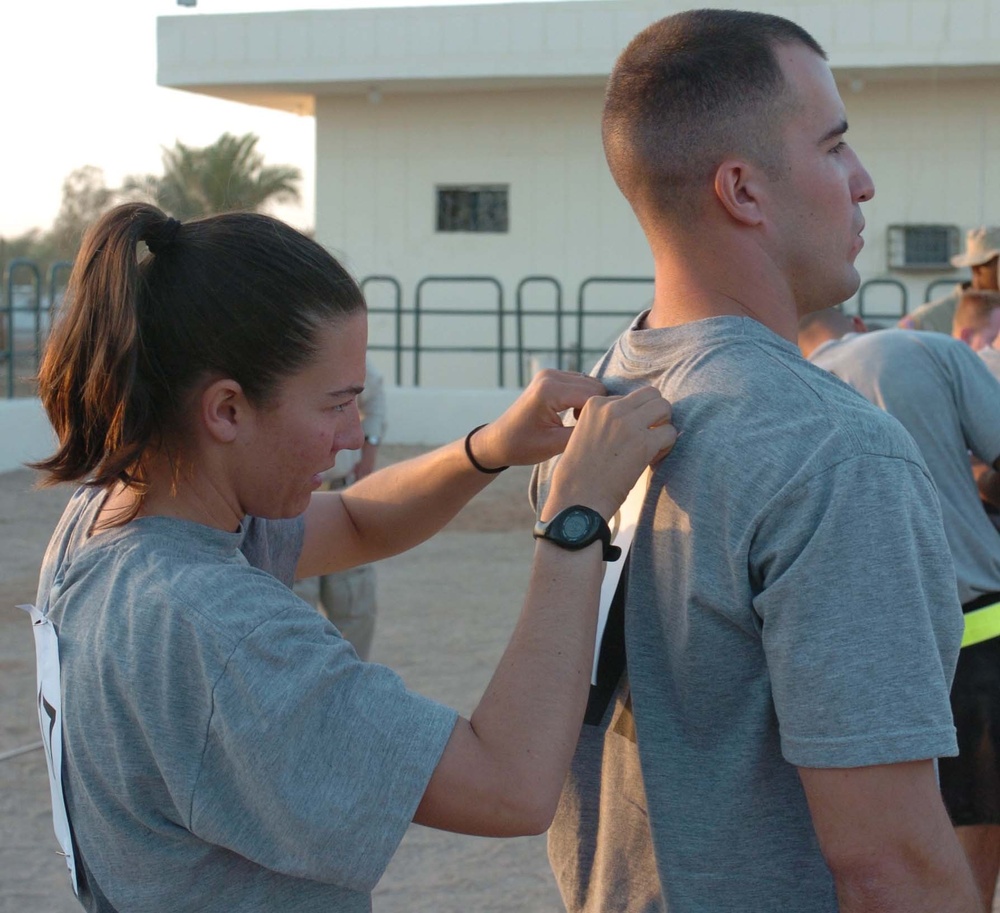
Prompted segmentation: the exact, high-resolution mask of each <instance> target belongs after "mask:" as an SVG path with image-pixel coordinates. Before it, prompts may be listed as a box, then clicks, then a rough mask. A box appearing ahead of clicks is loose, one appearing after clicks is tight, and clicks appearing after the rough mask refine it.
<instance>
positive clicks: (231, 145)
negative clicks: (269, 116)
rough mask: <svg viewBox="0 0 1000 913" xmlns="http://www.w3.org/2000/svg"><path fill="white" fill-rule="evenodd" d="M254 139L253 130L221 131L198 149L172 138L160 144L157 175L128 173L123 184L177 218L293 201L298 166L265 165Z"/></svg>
mask: <svg viewBox="0 0 1000 913" xmlns="http://www.w3.org/2000/svg"><path fill="white" fill-rule="evenodd" d="M257 141H258V137H257V136H255V135H254V134H253V133H246V134H244V135H243V136H233V135H232V134H231V133H223V134H222V136H220V137H219V138H218V139H217V140H216V141H215V142H214V143H212V144H211V145H210V146H205V147H203V148H200V149H199V148H196V147H192V146H187V145H185V144H184V143H182V142H180V140H177V141H176V142H175V143H174V147H173V149H167V148H166V147H164V149H163V175H162V176H157V175H153V174H149V175H145V176H139V175H133V176H131V177H129V178H126V180H125V185H124V187H123V190H124V191H125V192H126V193H128V194H129V195H131V196H133V197H145V198H148V199H151V200H152V201H153V202H155V203H156V205H157V206H159V207H160V208H161V209H163V210H164V211H165V212H168V213H170V214H171V215H172V216H174V217H175V218H178V219H181V220H184V219H193V218H197V217H199V216H207V215H212V214H214V213H219V212H233V211H235V210H253V211H259V210H261V209H262V208H263V207H264V206H265V205H266V204H268V203H271V202H279V203H287V202H297V201H298V200H299V198H300V197H299V187H298V184H299V181H301V180H302V172H301V171H300V170H299V169H298V168H295V167H294V166H292V165H265V164H264V156H263V155H261V153H260V152H258V151H257Z"/></svg>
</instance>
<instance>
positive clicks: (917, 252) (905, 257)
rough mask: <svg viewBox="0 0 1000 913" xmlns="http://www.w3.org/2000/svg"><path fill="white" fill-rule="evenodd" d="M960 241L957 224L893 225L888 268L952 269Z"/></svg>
mask: <svg viewBox="0 0 1000 913" xmlns="http://www.w3.org/2000/svg"><path fill="white" fill-rule="evenodd" d="M958 242H959V238H958V226H957V225H890V226H889V228H888V244H887V245H886V248H887V250H888V254H889V269H933V270H941V269H952V268H953V267H952V265H951V258H952V256H954V255H955V254H957V253H958Z"/></svg>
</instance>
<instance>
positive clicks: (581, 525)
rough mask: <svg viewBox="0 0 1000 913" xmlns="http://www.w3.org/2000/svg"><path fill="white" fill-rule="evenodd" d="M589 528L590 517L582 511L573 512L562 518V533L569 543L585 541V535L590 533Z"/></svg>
mask: <svg viewBox="0 0 1000 913" xmlns="http://www.w3.org/2000/svg"><path fill="white" fill-rule="evenodd" d="M590 527H591V520H590V516H589V515H588V514H586V513H584V512H583V511H582V510H574V511H573V512H572V513H569V514H567V515H566V516H565V517H564V518H563V522H562V532H563V535H564V536H565V537H566V538H567V539H569V540H570V541H571V542H579V541H580V540H581V539H586V538H587V534H588V533H589V532H590Z"/></svg>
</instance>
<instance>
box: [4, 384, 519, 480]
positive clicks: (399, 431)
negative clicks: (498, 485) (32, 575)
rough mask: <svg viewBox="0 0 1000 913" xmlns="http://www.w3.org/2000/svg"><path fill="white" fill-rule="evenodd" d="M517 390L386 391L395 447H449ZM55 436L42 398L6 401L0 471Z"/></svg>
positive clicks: (37, 452)
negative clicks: (438, 445)
mask: <svg viewBox="0 0 1000 913" xmlns="http://www.w3.org/2000/svg"><path fill="white" fill-rule="evenodd" d="M518 392H519V391H517V390H433V389H430V388H422V389H415V388H401V387H392V386H387V387H386V398H387V406H388V428H389V430H388V432H387V434H386V436H385V439H386V443H389V444H431V445H434V444H446V443H448V442H449V441H453V440H456V439H457V438H460V437H463V436H464V435H465V434H466V433H467V432H468V431H469V430H470V429H472V428H475V427H476V425H481V424H483V422H489V421H492V420H493V419H495V418H497V417H498V416H499V415H500V414H501V413H502V412H503V411H504V409H506V408H507V407H508V406H509V405H510V404H511V403H512V402H513V401H514V399H515V398H516V397H517V394H518ZM54 446H55V437H54V435H53V433H52V428H51V426H50V425H49V422H48V419H47V418H46V416H45V412H44V411H43V410H42V407H41V404H40V402H39V401H38V400H37V399H14V400H0V472H10V471H11V470H13V469H20V468H22V467H23V465H24V463H25V462H26V461H29V460H37V459H41V458H43V457H46V456H48V455H49V454H51V453H52V450H53V448H54Z"/></svg>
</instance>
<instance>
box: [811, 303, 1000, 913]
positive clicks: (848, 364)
mask: <svg viewBox="0 0 1000 913" xmlns="http://www.w3.org/2000/svg"><path fill="white" fill-rule="evenodd" d="M966 294H975V295H983V294H996V293H981V292H975V293H966ZM998 297H1000V296H998ZM968 303H969V302H966V301H963V302H962V303H961V304H960V305H959V310H958V312H957V313H956V322H958V320H959V316H960V315H961V314H962V308H963V307H964V306H965V305H966V304H968ZM971 309H972V307H971V306H970V310H971ZM967 316H968V315H967ZM859 329H860V332H859ZM864 329H865V328H864V326H863V325H862V326H861V327H860V328H859V327H858V326H857V324H856V323H854V322H852V321H851V318H849V317H848V316H847V315H846V314H842V313H841V312H839V311H838V310H837V309H835V308H830V309H829V310H827V311H820V312H818V313H815V314H808V315H806V316H805V317H804V318H803V319H802V323H801V324H800V334H799V346H800V348H801V349H802V354H803V355H805V356H806V358H808V359H809V360H810V361H811V362H812V363H813V364H815V365H818V366H819V367H821V368H824V369H825V370H827V371H831V372H832V373H833V374H835V375H836V376H837V377H839V378H840V379H841V380H843V381H845V382H846V383H848V384H850V385H851V386H852V387H854V389H856V390H857V391H858V392H859V393H860V394H861V395H862V396H864V397H865V398H866V399H868V400H869V401H870V402H872V403H874V404H875V405H876V406H878V407H879V408H880V409H884V410H885V411H886V412H888V413H889V414H890V415H892V416H893V417H894V418H896V419H898V420H899V421H900V422H901V423H902V425H903V427H904V428H906V430H907V431H908V432H909V433H910V434H911V435H912V436H913V439H914V441H915V442H916V444H917V447H918V448H919V449H920V452H921V454H922V455H923V457H924V459H925V460H926V462H927V467H928V469H929V470H930V473H931V477H932V478H933V479H934V483H935V485H936V487H937V491H938V495H939V496H940V498H941V508H942V513H943V517H944V528H945V533H946V535H947V537H948V547H949V549H950V551H951V555H952V558H953V559H954V562H955V574H956V577H957V583H958V594H959V599H960V601H961V603H962V607H963V611H964V613H965V617H966V619H967V622H968V623H967V625H966V634H965V639H964V640H963V646H962V652H961V655H960V656H959V660H958V668H957V670H956V672H955V681H954V683H953V686H952V693H951V705H952V711H953V713H954V717H955V725H956V728H957V730H958V745H959V756H958V757H957V758H950V757H948V758H941V760H940V764H939V767H940V778H941V790H942V794H943V796H944V800H945V807H946V808H947V809H948V813H949V815H950V816H951V820H952V823H953V824H954V825H955V828H956V832H957V834H958V838H959V841H960V842H961V843H962V846H963V847H964V848H965V851H966V853H967V855H968V857H969V861H970V862H971V864H972V869H973V872H974V873H975V876H976V881H977V883H978V884H979V889H980V893H981V895H982V898H983V904H984V906H985V907H986V908H987V909H989V908H990V907H991V906H992V902H993V895H994V893H995V891H996V885H997V874H998V872H1000V767H998V765H997V759H998V758H1000V536H998V535H997V532H996V529H995V528H994V526H993V523H992V522H991V521H990V519H989V518H988V517H987V515H986V513H985V512H984V511H983V508H982V505H981V502H980V492H979V490H978V489H977V485H976V482H975V481H974V480H973V474H972V472H971V471H970V468H969V454H970V453H971V454H973V455H974V456H975V457H976V458H977V460H979V461H980V463H981V464H983V468H984V469H985V468H986V467H992V468H991V469H990V470H989V474H990V475H991V476H993V477H995V476H996V471H997V470H998V469H1000V385H998V384H997V381H996V380H995V379H994V378H993V377H992V376H991V375H990V373H989V371H988V370H986V368H985V366H984V365H983V362H982V360H981V359H980V358H978V357H977V356H976V354H975V353H974V352H973V351H972V350H971V349H970V346H968V345H964V344H962V342H961V341H959V340H956V339H949V338H947V337H946V336H945V335H944V334H943V333H913V332H907V331H905V330H883V331H881V332H876V333H865V332H864ZM981 478H982V476H981ZM981 484H982V483H981Z"/></svg>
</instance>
